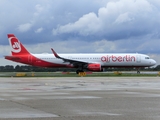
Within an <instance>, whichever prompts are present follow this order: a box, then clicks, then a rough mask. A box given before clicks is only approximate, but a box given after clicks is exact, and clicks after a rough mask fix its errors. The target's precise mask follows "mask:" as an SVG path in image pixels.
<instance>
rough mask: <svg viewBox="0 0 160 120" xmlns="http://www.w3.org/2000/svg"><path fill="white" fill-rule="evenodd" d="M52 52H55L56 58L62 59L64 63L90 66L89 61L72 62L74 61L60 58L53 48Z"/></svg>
mask: <svg viewBox="0 0 160 120" xmlns="http://www.w3.org/2000/svg"><path fill="white" fill-rule="evenodd" d="M51 50H52V52H53V54H54V56H55V57H56V58H59V59H62V60H63V61H64V62H69V63H71V64H73V65H85V64H89V62H87V61H79V60H72V59H67V58H63V57H60V56H59V55H58V54H57V53H56V52H55V51H54V50H53V49H52V48H51Z"/></svg>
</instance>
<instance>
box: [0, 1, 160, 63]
mask: <svg viewBox="0 0 160 120" xmlns="http://www.w3.org/2000/svg"><path fill="white" fill-rule="evenodd" d="M0 16H1V18H0V61H1V62H0V65H6V64H17V63H13V62H8V61H7V60H4V58H3V56H4V55H9V54H10V48H9V43H8V39H7V34H8V33H13V34H15V35H16V36H17V38H19V40H20V41H21V42H22V43H23V44H24V45H25V46H26V48H27V49H28V50H29V51H30V52H31V53H44V52H47V53H51V50H50V48H54V49H55V50H56V51H57V52H58V53H88V52H89V53H94V52H100V53H104V52H106V53H109V52H113V53H120V52H127V53H130V52H133V53H143V54H148V55H150V56H151V58H153V59H155V60H156V61H157V62H158V64H160V0H14V1H11V0H0Z"/></svg>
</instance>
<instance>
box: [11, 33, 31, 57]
mask: <svg viewBox="0 0 160 120" xmlns="http://www.w3.org/2000/svg"><path fill="white" fill-rule="evenodd" d="M8 40H9V44H10V47H11V53H12V55H13V56H14V55H26V54H30V53H29V52H28V51H27V49H26V48H25V47H24V46H23V45H22V43H21V42H20V41H19V40H18V38H16V37H15V35H14V34H8Z"/></svg>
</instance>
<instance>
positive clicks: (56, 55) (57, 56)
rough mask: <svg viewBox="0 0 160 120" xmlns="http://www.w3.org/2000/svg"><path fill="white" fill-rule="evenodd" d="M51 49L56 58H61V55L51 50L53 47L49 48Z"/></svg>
mask: <svg viewBox="0 0 160 120" xmlns="http://www.w3.org/2000/svg"><path fill="white" fill-rule="evenodd" d="M51 50H52V52H53V54H54V56H55V57H56V58H61V57H60V56H59V55H58V54H57V53H56V52H55V51H54V50H53V48H51Z"/></svg>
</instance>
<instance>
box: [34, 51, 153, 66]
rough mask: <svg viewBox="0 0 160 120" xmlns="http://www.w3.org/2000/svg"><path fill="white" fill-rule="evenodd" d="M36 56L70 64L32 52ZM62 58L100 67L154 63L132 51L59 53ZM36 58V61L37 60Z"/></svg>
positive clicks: (47, 60) (50, 56)
mask: <svg viewBox="0 0 160 120" xmlns="http://www.w3.org/2000/svg"><path fill="white" fill-rule="evenodd" d="M32 55H33V56H35V57H36V58H38V59H40V60H43V61H46V62H49V63H54V64H63V65H67V64H70V63H69V62H64V61H63V60H62V59H59V58H56V57H55V56H54V55H53V54H32ZM59 55H60V56H61V57H63V58H67V59H71V60H75V61H83V62H86V63H99V64H101V66H102V67H123V66H124V67H126V66H128V67H129V66H130V67H134V66H135V67H137V66H139V67H149V66H153V65H155V64H156V61H155V60H153V59H150V58H149V56H147V55H145V54H138V53H136V54H133V53H122V54H118V53H114V54H113V53H102V54H59ZM38 59H37V62H38Z"/></svg>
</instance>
